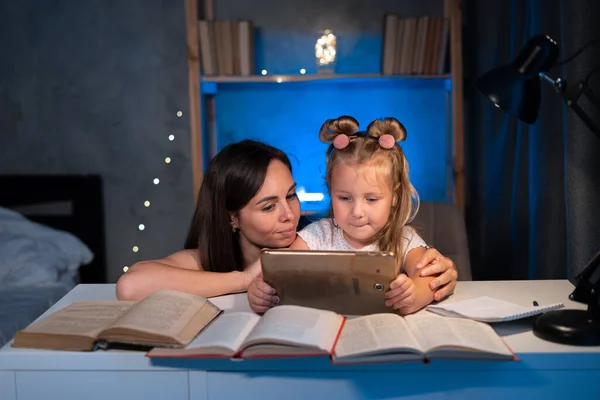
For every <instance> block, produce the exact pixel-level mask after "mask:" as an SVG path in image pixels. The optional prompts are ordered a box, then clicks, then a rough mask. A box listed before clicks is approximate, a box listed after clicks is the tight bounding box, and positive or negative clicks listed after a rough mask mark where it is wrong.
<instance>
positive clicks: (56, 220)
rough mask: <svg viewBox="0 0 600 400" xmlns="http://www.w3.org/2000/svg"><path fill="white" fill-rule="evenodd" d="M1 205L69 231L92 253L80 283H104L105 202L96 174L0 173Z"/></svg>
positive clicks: (31, 218)
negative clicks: (91, 258)
mask: <svg viewBox="0 0 600 400" xmlns="http://www.w3.org/2000/svg"><path fill="white" fill-rule="evenodd" d="M0 206H2V207H5V208H10V209H13V210H15V211H18V212H20V213H22V214H23V215H25V216H26V217H27V218H29V219H30V220H32V221H35V222H38V223H41V224H44V225H47V226H51V227H53V228H56V229H60V230H63V231H67V232H70V233H72V234H74V235H75V236H77V237H78V238H79V239H80V240H81V241H82V242H84V243H85V244H86V245H87V246H88V247H89V248H90V250H91V251H92V252H93V253H94V259H93V261H92V262H91V263H90V264H88V265H85V266H82V267H81V268H80V269H79V278H80V282H81V283H105V282H106V245H105V236H104V201H103V191H102V178H101V177H100V176H99V175H0Z"/></svg>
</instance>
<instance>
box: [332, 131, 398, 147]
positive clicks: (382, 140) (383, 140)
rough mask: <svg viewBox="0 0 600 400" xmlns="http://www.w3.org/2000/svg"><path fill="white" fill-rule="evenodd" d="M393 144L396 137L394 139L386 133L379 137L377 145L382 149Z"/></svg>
mask: <svg viewBox="0 0 600 400" xmlns="http://www.w3.org/2000/svg"><path fill="white" fill-rule="evenodd" d="M336 139H337V138H336ZM395 144H396V139H394V137H393V136H392V135H390V134H388V133H386V134H385V135H381V136H380V137H379V145H380V146H381V147H383V148H384V149H391V148H392V147H394V145H395Z"/></svg>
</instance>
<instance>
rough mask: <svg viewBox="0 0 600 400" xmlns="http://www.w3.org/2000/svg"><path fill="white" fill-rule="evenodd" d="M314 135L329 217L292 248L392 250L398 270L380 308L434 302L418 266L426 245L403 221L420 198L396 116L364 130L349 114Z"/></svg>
mask: <svg viewBox="0 0 600 400" xmlns="http://www.w3.org/2000/svg"><path fill="white" fill-rule="evenodd" d="M319 138H320V139H321V141H322V142H325V143H331V145H330V146H329V148H328V150H327V173H326V178H325V179H326V183H327V187H328V189H329V194H330V196H331V210H330V215H331V217H330V218H325V219H322V220H320V221H318V222H315V223H312V224H310V225H308V226H307V227H306V228H304V229H303V230H302V231H300V232H299V233H298V237H297V239H296V240H295V241H294V243H293V244H292V245H291V246H290V249H304V250H308V249H310V250H350V251H352V250H356V251H378V250H381V251H391V252H393V253H394V254H395V255H396V260H397V263H398V266H399V271H400V272H401V273H400V274H399V275H398V277H397V278H396V279H395V280H394V281H393V282H392V283H391V284H390V290H389V291H388V292H387V294H386V297H387V300H386V305H388V306H390V307H392V308H393V309H396V310H398V311H399V312H400V313H401V314H409V313H412V312H415V311H417V310H419V309H421V308H423V307H424V306H426V305H427V304H429V303H430V302H431V301H432V300H433V292H432V290H431V289H430V288H429V286H428V284H429V282H430V281H431V280H432V279H433V278H431V277H421V276H419V274H418V272H417V269H416V265H417V262H418V261H419V259H420V258H421V257H422V256H423V254H424V253H425V251H426V249H427V245H426V244H425V242H424V241H423V240H422V239H421V237H419V235H418V234H417V233H416V232H415V231H414V230H413V229H412V228H411V227H409V226H408V225H407V224H408V223H409V222H410V221H412V219H413V217H414V216H415V214H416V212H417V210H418V205H419V198H418V194H417V192H416V190H415V188H414V187H413V186H412V185H411V183H410V181H409V179H408V162H407V160H406V157H405V155H404V152H403V150H402V148H401V147H400V146H399V145H398V144H397V143H396V142H398V141H403V140H404V139H405V138H406V130H405V128H404V126H403V125H402V124H401V123H400V122H399V121H398V120H397V119H395V118H386V119H384V120H376V121H373V122H371V124H369V126H368V127H367V130H366V132H359V131H358V122H357V121H356V120H355V119H354V118H352V117H349V116H342V117H340V118H338V119H335V120H328V121H326V122H325V123H324V124H323V126H322V127H321V131H320V133H319Z"/></svg>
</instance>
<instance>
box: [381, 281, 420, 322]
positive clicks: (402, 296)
mask: <svg viewBox="0 0 600 400" xmlns="http://www.w3.org/2000/svg"><path fill="white" fill-rule="evenodd" d="M385 297H386V301H385V305H386V306H388V307H392V308H393V309H394V310H400V312H402V313H406V314H408V313H410V312H412V311H415V310H413V307H414V306H415V302H416V299H417V296H416V293H415V284H414V282H413V280H412V279H410V278H409V277H408V276H406V275H405V274H400V275H398V277H397V278H396V279H394V280H393V281H392V283H390V290H388V292H387V293H386V294H385Z"/></svg>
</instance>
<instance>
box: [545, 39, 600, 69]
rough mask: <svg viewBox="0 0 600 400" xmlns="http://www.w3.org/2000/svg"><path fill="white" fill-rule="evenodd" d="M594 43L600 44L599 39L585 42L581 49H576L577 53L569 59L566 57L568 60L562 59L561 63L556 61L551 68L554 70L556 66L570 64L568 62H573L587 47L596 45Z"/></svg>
mask: <svg viewBox="0 0 600 400" xmlns="http://www.w3.org/2000/svg"><path fill="white" fill-rule="evenodd" d="M596 43H600V39H592V40H590V41H589V42H587V43H586V44H584V45H583V46H581V47H580V48H579V49H578V50H577V51H576V52H575V53H574V54H571V56H570V57H568V58H566V59H564V60H562V61H558V62H557V63H555V64H554V65H553V66H552V68H554V67H558V66H560V65H565V64H568V63H570V62H571V61H573V60H574V59H575V58H576V57H577V56H578V55H580V54H581V53H583V51H584V50H585V49H587V48H588V47H590V46H591V45H593V44H596Z"/></svg>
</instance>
